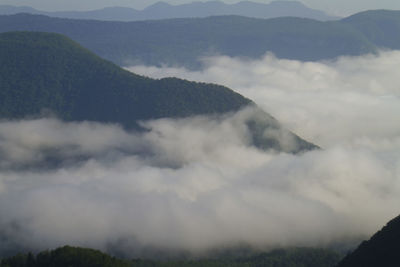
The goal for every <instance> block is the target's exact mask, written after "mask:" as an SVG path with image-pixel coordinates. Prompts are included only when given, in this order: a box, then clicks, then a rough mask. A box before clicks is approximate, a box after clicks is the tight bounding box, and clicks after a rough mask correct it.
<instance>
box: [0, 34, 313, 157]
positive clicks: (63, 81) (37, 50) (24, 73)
mask: <svg viewBox="0 0 400 267" xmlns="http://www.w3.org/2000/svg"><path fill="white" fill-rule="evenodd" d="M0 62H1V64H0V119H22V118H26V117H32V116H37V115H40V114H41V113H43V111H44V112H51V113H52V114H55V115H57V116H58V117H59V118H61V119H63V120H67V121H84V120H88V121H98V122H106V123H118V124H121V125H122V126H124V127H126V128H135V129H138V128H140V127H139V125H138V124H137V122H138V121H139V120H140V121H143V120H149V119H158V118H181V117H189V116H194V115H208V114H209V115H218V114H222V113H227V112H236V111H239V110H240V109H242V108H244V107H248V106H255V104H254V103H253V102H252V101H250V100H249V99H246V98H244V97H243V96H241V95H239V94H237V93H235V92H233V91H232V90H230V89H228V88H226V87H223V86H219V85H214V84H204V83H195V82H189V81H185V80H180V79H176V78H166V79H161V80H154V79H150V78H146V77H142V76H139V75H135V74H132V73H130V72H128V71H126V70H123V69H121V68H120V67H118V66H116V65H114V64H112V63H111V62H108V61H105V60H103V59H101V58H99V57H97V56H96V55H94V54H93V53H91V52H89V51H88V50H86V49H84V48H82V47H81V46H79V45H78V44H76V43H75V42H73V41H72V40H70V39H68V38H67V37H64V36H61V35H58V34H52V33H37V32H36V33H32V32H9V33H3V34H0ZM255 116H256V117H254V118H253V117H251V116H250V117H249V119H248V120H247V121H246V123H247V127H248V129H249V131H250V132H251V133H252V137H253V145H256V146H257V147H259V148H263V149H274V150H278V151H286V152H300V151H304V150H309V149H314V148H316V146H314V145H313V144H310V143H308V142H306V141H304V140H302V139H301V138H299V137H298V136H296V135H294V134H292V133H290V132H289V131H287V130H284V129H283V128H282V127H281V126H280V125H279V123H278V122H277V121H276V120H275V119H274V118H272V117H271V116H270V115H268V114H267V113H265V112H263V111H261V110H259V111H258V112H257V113H256V114H255ZM267 128H269V129H275V130H279V131H283V133H285V134H287V135H289V136H290V137H291V138H292V140H293V142H295V144H296V147H295V148H293V149H292V148H291V149H289V150H288V149H286V148H284V147H282V146H281V143H280V142H279V140H277V139H274V138H273V137H264V135H263V134H264V131H265V129H267Z"/></svg>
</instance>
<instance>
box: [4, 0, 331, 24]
mask: <svg viewBox="0 0 400 267" xmlns="http://www.w3.org/2000/svg"><path fill="white" fill-rule="evenodd" d="M17 13H31V14H37V15H47V16H51V17H60V18H72V19H96V20H115V21H137V20H150V19H168V18H195V17H197V18H199V17H208V16H221V15H238V16H246V17H254V18H264V19H267V18H276V17H300V18H310V19H316V20H321V21H326V20H334V19H338V18H337V17H333V16H329V15H327V14H325V13H324V12H323V11H320V10H315V9H311V8H308V7H307V6H305V5H304V4H302V3H301V2H298V1H273V2H271V3H269V4H264V3H255V2H250V1H242V2H238V3H235V4H226V3H224V2H222V1H207V2H192V3H189V4H182V5H170V4H168V3H165V2H158V3H155V4H153V5H151V6H148V7H147V8H145V9H143V10H136V9H133V8H127V7H106V8H103V9H98V10H91V11H59V12H45V11H40V10H36V9H33V8H30V7H15V6H9V5H2V6H0V14H1V15H11V14H17Z"/></svg>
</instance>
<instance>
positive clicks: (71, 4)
mask: <svg viewBox="0 0 400 267" xmlns="http://www.w3.org/2000/svg"><path fill="white" fill-rule="evenodd" d="M158 1H159V0H84V1H83V0H0V4H4V5H16V6H21V5H26V6H31V7H34V8H36V9H40V10H46V11H58V10H91V9H99V8H103V7H106V6H126V7H132V8H136V9H143V8H144V7H146V6H148V5H151V4H153V3H156V2H158ZM164 1H165V2H168V3H171V4H182V3H190V2H193V1H194V0H164ZM203 1H205V0H203ZM251 1H253V2H261V3H269V2H271V0H251ZM224 2H226V3H236V2H239V0H224ZM301 2H303V3H304V4H305V5H307V6H309V7H311V8H315V9H320V10H324V11H326V12H328V13H330V14H333V15H339V16H346V15H350V14H353V13H356V12H359V11H363V10H368V9H398V10H400V1H399V0H301Z"/></svg>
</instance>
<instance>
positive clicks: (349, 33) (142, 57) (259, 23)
mask: <svg viewBox="0 0 400 267" xmlns="http://www.w3.org/2000/svg"><path fill="white" fill-rule="evenodd" d="M7 31H41V32H57V33H61V34H63V35H66V36H68V37H70V38H72V39H73V40H75V41H77V42H78V43H80V44H81V45H83V46H84V47H86V48H88V49H90V50H92V51H93V52H95V53H96V54H98V55H100V56H101V57H103V58H105V59H108V60H111V61H113V62H114V63H116V64H118V65H120V66H129V65H137V64H145V65H158V66H160V65H162V64H166V65H172V66H185V67H188V68H192V69H194V68H200V67H201V62H200V60H199V58H201V57H204V56H210V55H228V56H234V57H245V58H260V57H261V56H263V55H264V54H265V53H267V52H271V53H274V54H275V55H276V56H277V57H279V58H286V59H295V60H301V61H314V60H324V59H332V58H336V57H338V56H343V55H351V56H356V55H362V54H367V53H376V52H377V50H378V49H381V48H385V49H387V48H389V49H400V11H384V10H377V11H369V12H363V13H358V14H355V15H353V16H351V17H348V18H345V19H343V20H339V21H333V22H321V21H316V20H311V19H302V18H293V17H285V18H275V19H254V18H247V17H240V16H220V17H208V18H197V19H168V20H157V21H141V22H107V21H95V20H73V19H61V18H52V17H47V16H42V15H29V14H18V15H7V16H0V32H7Z"/></svg>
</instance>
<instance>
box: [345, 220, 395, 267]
mask: <svg viewBox="0 0 400 267" xmlns="http://www.w3.org/2000/svg"><path fill="white" fill-rule="evenodd" d="M399 243H400V216H398V217H396V218H394V219H392V220H391V221H389V222H388V223H387V224H386V226H384V227H383V228H382V229H381V230H379V231H378V232H377V233H375V234H374V235H373V236H372V237H371V238H370V239H369V240H368V241H364V242H362V243H361V245H360V246H359V247H358V248H357V249H356V250H355V251H353V252H352V253H350V254H349V255H347V256H346V257H345V258H344V259H343V260H342V261H341V262H340V263H339V264H338V265H337V267H376V266H382V267H396V266H400V258H399V257H398V251H399Z"/></svg>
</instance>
